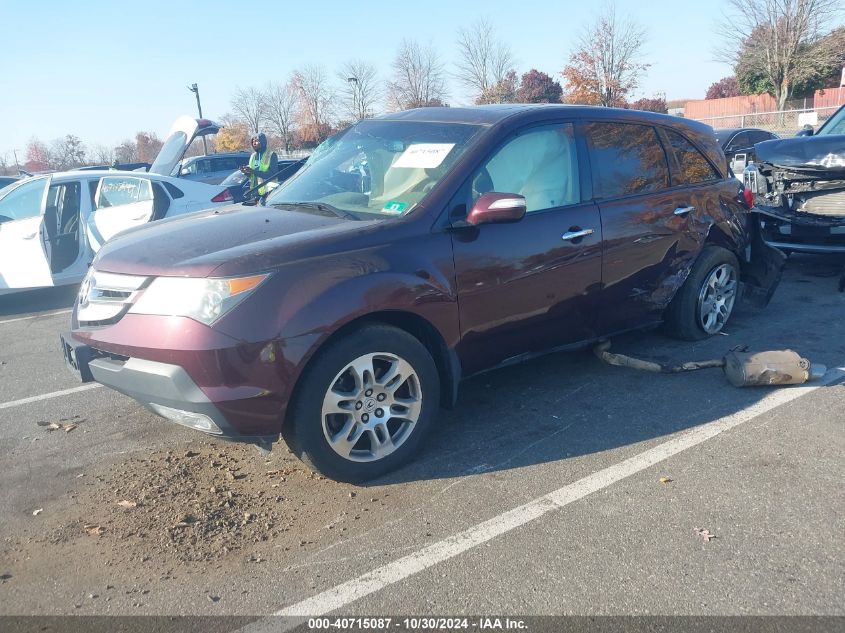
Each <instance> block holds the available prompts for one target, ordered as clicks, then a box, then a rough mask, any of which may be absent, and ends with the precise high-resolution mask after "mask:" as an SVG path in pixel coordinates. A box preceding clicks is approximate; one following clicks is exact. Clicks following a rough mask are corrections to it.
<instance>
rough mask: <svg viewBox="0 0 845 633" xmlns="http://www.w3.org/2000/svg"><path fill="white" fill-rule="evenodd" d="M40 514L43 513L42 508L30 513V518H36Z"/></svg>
mask: <svg viewBox="0 0 845 633" xmlns="http://www.w3.org/2000/svg"><path fill="white" fill-rule="evenodd" d="M42 512H44V508H38V509H37V510H33V511H32V516H34V517H37V516H38V515H39V514H41V513H42Z"/></svg>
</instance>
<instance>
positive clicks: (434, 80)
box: [387, 39, 446, 110]
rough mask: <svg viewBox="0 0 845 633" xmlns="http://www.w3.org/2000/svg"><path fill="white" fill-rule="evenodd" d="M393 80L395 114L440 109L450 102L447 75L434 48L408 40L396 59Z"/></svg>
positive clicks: (391, 91)
mask: <svg viewBox="0 0 845 633" xmlns="http://www.w3.org/2000/svg"><path fill="white" fill-rule="evenodd" d="M392 67H393V76H392V78H391V80H390V81H389V82H388V84H387V90H388V103H389V106H390V108H391V109H393V110H408V109H410V108H422V107H427V106H440V105H443V104H444V101H445V100H446V71H445V70H444V68H443V63H442V62H441V61H440V57H439V55H438V54H437V51H436V50H435V49H434V47H433V46H432V45H431V44H429V45H428V46H422V45H420V43H419V42H417V41H416V40H409V39H404V40H402V43H401V44H400V46H399V50H398V51H397V53H396V57H395V58H394V59H393V64H392Z"/></svg>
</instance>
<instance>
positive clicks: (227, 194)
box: [211, 189, 234, 202]
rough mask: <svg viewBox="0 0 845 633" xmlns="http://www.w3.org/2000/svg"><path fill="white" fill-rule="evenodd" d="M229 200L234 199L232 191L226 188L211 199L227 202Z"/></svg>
mask: <svg viewBox="0 0 845 633" xmlns="http://www.w3.org/2000/svg"><path fill="white" fill-rule="evenodd" d="M231 200H234V198H233V197H232V192H231V191H229V190H228V189H224V190H223V191H221V192H220V193H218V194H217V195H216V196H214V197H213V198H212V199H211V201H212V202H229V201H231Z"/></svg>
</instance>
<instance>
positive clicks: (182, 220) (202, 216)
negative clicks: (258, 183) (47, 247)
mask: <svg viewBox="0 0 845 633" xmlns="http://www.w3.org/2000/svg"><path fill="white" fill-rule="evenodd" d="M378 223H380V221H379V220H373V221H354V220H347V219H344V218H337V217H333V216H332V217H329V216H323V215H318V214H315V213H308V212H301V211H293V210H290V209H277V208H274V207H261V206H258V207H245V206H242V205H231V206H225V207H218V208H216V209H213V210H208V211H201V212H199V213H192V214H189V215H183V216H176V217H174V218H170V219H164V220H159V221H158V222H152V223H150V224H146V225H143V226H141V227H138V228H135V229H131V230H129V231H126V232H125V233H121V234H120V235H118V236H117V237H115V238H114V239H112V240H110V241H108V242H106V244H105V245H103V247H102V248H101V249H100V252H99V253H98V255H97V258H96V260H95V261H94V267H95V268H96V269H97V270H101V271H104V272H112V273H123V274H129V275H155V276H170V277H178V276H190V277H207V276H214V277H218V276H221V277H222V276H228V275H238V274H242V273H243V274H250V273H255V272H260V271H263V270H270V269H272V268H274V267H276V266H278V265H280V264H283V263H285V262H289V261H292V260H295V259H298V258H302V257H307V256H308V255H309V254H311V253H312V252H313V251H314V250H315V249H314V248H313V247H314V246H315V245H316V243H317V242H321V243H322V242H325V241H328V240H332V239H336V238H341V237H346V236H348V235H350V234H352V233H358V232H361V231H362V230H366V229H367V227H372V226H373V225H375V224H378ZM324 252H325V251H324V250H323V251H322V253H324ZM322 253H321V254H322Z"/></svg>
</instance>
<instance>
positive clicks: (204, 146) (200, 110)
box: [188, 84, 208, 156]
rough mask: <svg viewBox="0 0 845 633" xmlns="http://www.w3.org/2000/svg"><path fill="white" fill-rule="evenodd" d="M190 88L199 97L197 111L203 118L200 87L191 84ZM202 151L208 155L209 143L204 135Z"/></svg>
mask: <svg viewBox="0 0 845 633" xmlns="http://www.w3.org/2000/svg"><path fill="white" fill-rule="evenodd" d="M188 90H190V91H191V92H193V93H194V95H196V97H197V111H198V112H199V113H200V118H202V105H201V104H200V89H199V87H198V86H197V85H196V84H191V85H190V86H188ZM202 153H203V156H208V145H207V144H206V142H205V136H203V137H202Z"/></svg>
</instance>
